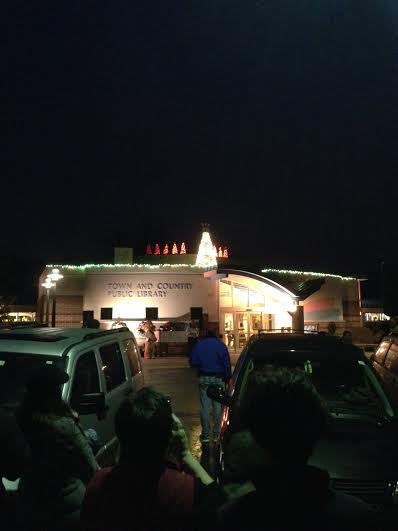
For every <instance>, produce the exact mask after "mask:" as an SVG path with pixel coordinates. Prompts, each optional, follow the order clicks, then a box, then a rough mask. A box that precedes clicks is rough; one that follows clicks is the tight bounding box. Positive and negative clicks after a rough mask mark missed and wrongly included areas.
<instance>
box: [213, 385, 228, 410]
mask: <svg viewBox="0 0 398 531" xmlns="http://www.w3.org/2000/svg"><path fill="white" fill-rule="evenodd" d="M207 396H208V397H209V398H211V399H212V400H215V401H216V402H219V403H220V404H223V405H224V406H229V405H230V404H231V402H232V400H231V397H229V396H227V394H226V393H225V389H224V387H222V386H221V385H216V384H210V385H209V387H208V388H207Z"/></svg>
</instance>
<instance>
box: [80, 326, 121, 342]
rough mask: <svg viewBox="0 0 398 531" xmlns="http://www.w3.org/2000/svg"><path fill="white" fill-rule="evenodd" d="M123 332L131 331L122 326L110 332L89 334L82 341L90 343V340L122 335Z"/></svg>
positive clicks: (103, 331) (102, 331)
mask: <svg viewBox="0 0 398 531" xmlns="http://www.w3.org/2000/svg"><path fill="white" fill-rule="evenodd" d="M97 330H98V329H97ZM121 332H130V329H129V328H127V326H120V327H119V328H111V329H110V330H101V331H100V332H89V333H88V334H86V335H85V336H83V337H82V339H81V341H88V340H89V339H97V337H103V336H109V335H112V334H120V333H121Z"/></svg>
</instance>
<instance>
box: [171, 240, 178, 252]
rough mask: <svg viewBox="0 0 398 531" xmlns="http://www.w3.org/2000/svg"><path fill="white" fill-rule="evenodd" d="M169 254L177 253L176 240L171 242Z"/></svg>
mask: <svg viewBox="0 0 398 531" xmlns="http://www.w3.org/2000/svg"><path fill="white" fill-rule="evenodd" d="M171 254H178V249H177V244H176V242H174V243H173V248H172V250H171Z"/></svg>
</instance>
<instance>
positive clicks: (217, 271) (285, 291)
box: [209, 268, 300, 300]
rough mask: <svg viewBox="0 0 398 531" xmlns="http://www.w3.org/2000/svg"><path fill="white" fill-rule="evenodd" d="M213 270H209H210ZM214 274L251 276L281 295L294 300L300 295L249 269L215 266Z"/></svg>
mask: <svg viewBox="0 0 398 531" xmlns="http://www.w3.org/2000/svg"><path fill="white" fill-rule="evenodd" d="M211 271H213V270H209V272H211ZM214 272H215V274H218V275H225V276H228V275H229V274H230V275H240V276H242V277H247V278H252V279H253V280H258V281H259V282H262V283H263V284H267V285H268V286H270V287H272V288H274V289H276V290H277V291H279V292H280V293H282V294H283V295H288V296H289V297H291V298H292V299H294V300H299V299H300V297H299V296H298V295H296V294H294V293H293V292H292V291H290V290H289V289H287V288H286V287H285V286H282V284H279V283H278V282H275V281H274V280H271V279H270V278H267V277H264V276H263V275H259V274H257V273H252V272H251V271H244V270H242V269H230V268H217V269H214Z"/></svg>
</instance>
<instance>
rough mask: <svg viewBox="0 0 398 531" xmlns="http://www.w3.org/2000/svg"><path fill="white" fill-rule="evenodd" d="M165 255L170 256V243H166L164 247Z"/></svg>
mask: <svg viewBox="0 0 398 531" xmlns="http://www.w3.org/2000/svg"><path fill="white" fill-rule="evenodd" d="M163 254H169V244H168V243H166V245H165V246H164V249H163Z"/></svg>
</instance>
